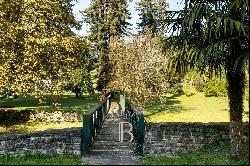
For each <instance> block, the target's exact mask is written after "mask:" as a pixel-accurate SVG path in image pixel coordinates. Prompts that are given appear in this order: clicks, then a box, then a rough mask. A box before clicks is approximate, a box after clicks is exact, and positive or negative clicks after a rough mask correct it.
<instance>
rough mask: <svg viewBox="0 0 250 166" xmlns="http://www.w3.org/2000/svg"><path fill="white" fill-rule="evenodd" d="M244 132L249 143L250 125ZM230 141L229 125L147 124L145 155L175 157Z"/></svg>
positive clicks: (245, 126)
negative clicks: (191, 150)
mask: <svg viewBox="0 0 250 166" xmlns="http://www.w3.org/2000/svg"><path fill="white" fill-rule="evenodd" d="M243 131H244V132H243V135H244V140H245V141H248V140H249V123H245V124H244V130H243ZM229 141H230V138H229V123H147V124H146V132H145V144H144V154H145V155H147V156H155V155H157V156H161V155H167V156H173V155H178V154H180V153H183V152H185V151H187V150H190V149H194V148H200V147H204V146H216V145H218V144H220V143H222V142H229Z"/></svg>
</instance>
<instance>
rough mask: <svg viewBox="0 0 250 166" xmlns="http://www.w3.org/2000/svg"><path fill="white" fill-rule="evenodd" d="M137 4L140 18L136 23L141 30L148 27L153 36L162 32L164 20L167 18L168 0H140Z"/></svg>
mask: <svg viewBox="0 0 250 166" xmlns="http://www.w3.org/2000/svg"><path fill="white" fill-rule="evenodd" d="M137 5H138V8H137V10H138V11H139V16H140V20H141V22H139V23H137V25H138V27H139V28H140V29H141V32H145V30H146V29H149V30H150V31H151V33H152V34H153V35H154V36H156V35H157V34H158V33H160V32H161V33H162V34H163V33H164V30H165V27H166V23H165V20H166V19H167V18H168V14H167V13H166V11H167V8H168V6H169V4H168V2H166V1H165V0H159V1H156V0H141V1H140V2H139V3H138V4H137Z"/></svg>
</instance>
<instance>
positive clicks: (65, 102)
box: [0, 94, 99, 134]
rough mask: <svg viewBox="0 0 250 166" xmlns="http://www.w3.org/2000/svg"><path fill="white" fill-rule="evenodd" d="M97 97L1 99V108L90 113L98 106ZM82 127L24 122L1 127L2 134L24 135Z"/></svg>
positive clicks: (78, 125) (73, 124) (75, 123)
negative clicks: (89, 111) (25, 133)
mask: <svg viewBox="0 0 250 166" xmlns="http://www.w3.org/2000/svg"><path fill="white" fill-rule="evenodd" d="M98 102H99V100H98V99H97V95H83V96H82V97H81V98H76V97H75V96H74V95H73V94H69V95H63V96H52V95H47V96H45V98H43V99H42V102H39V98H35V97H34V96H28V97H22V96H20V97H18V98H16V99H0V108H1V107H4V108H3V109H6V110H11V109H13V110H52V111H59V110H60V111H88V110H89V109H90V108H91V107H93V106H95V105H97V103H98ZM70 127H82V122H72V123H71V122H49V123H48V122H47V123H46V122H37V123H35V122H23V123H22V124H14V125H11V126H0V134H1V133H24V132H33V131H41V130H50V129H60V128H70Z"/></svg>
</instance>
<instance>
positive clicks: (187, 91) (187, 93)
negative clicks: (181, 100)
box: [183, 86, 196, 97]
mask: <svg viewBox="0 0 250 166" xmlns="http://www.w3.org/2000/svg"><path fill="white" fill-rule="evenodd" d="M195 91H196V90H195V89H194V88H190V87H188V86H184V87H183V93H184V94H185V96H188V97H189V96H193V95H195Z"/></svg>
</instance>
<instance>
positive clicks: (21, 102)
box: [0, 94, 99, 111]
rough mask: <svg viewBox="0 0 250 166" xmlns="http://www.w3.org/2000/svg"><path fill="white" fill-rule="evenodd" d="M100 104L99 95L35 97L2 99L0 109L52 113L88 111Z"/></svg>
mask: <svg viewBox="0 0 250 166" xmlns="http://www.w3.org/2000/svg"><path fill="white" fill-rule="evenodd" d="M98 102H99V100H98V98H97V95H96V94H92V95H83V96H82V97H80V98H76V97H75V96H74V95H63V96H53V95H47V96H44V97H43V98H35V97H34V96H28V97H22V96H20V97H18V98H16V99H0V108H3V109H12V108H13V109H18V110H26V109H28V110H52V111H87V110H88V109H90V108H91V107H92V106H94V105H96V104H97V103H98Z"/></svg>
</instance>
